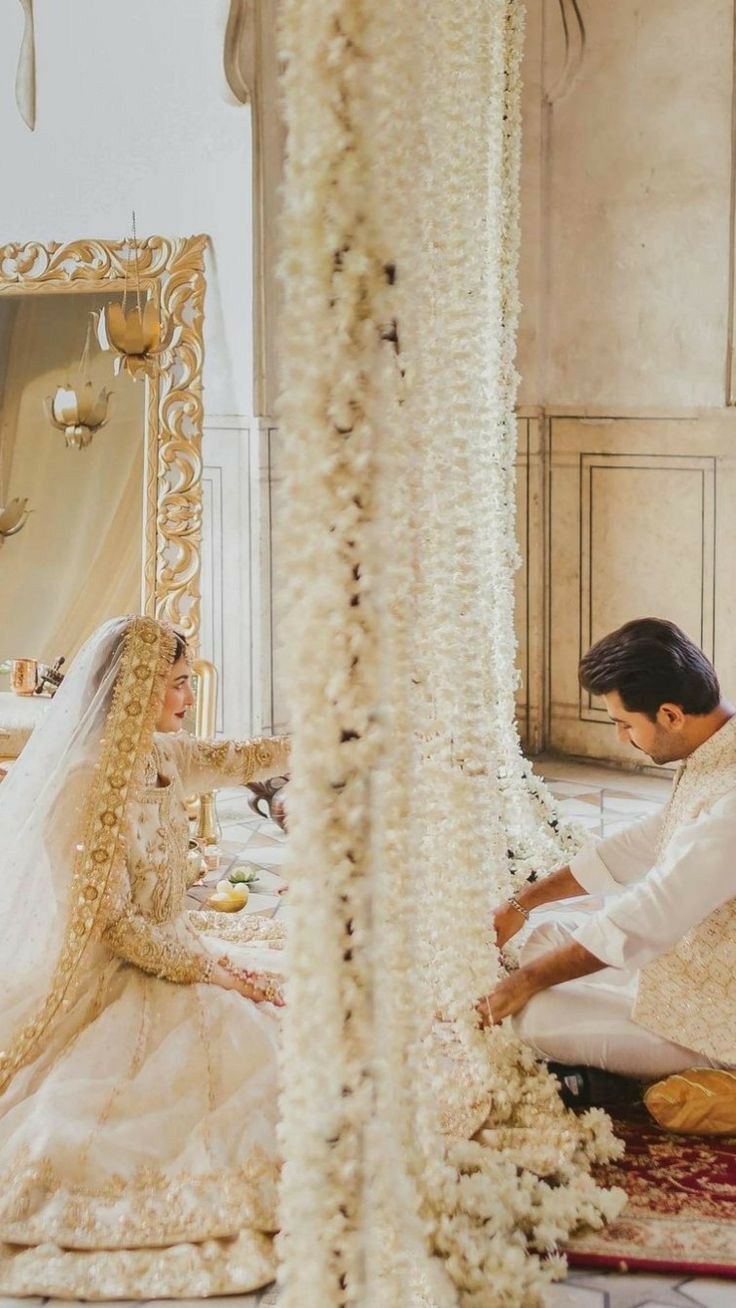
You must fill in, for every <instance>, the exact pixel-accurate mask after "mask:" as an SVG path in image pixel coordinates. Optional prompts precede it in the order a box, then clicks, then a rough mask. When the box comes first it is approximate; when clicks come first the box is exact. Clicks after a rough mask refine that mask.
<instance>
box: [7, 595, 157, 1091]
mask: <svg viewBox="0 0 736 1308" xmlns="http://www.w3.org/2000/svg"><path fill="white" fill-rule="evenodd" d="M175 648H176V637H175V634H174V632H173V630H172V629H171V628H169V627H167V626H165V625H164V624H162V623H159V622H156V621H155V620H153V619H151V618H131V617H127V618H115V619H113V620H112V621H110V622H107V623H105V625H104V626H103V627H101V628H100V629H99V630H98V631H96V632H95V634H94V635H93V636H92V637H91V638H90V639H89V640H88V641H87V643H86V645H85V646H84V647H83V649H82V650H81V651H80V653H79V654H78V656H77V658H76V659H75V661H74V664H73V666H72V668H71V671H70V672H69V673H68V675H67V676H66V678H65V680H64V682H63V684H62V686H61V687H60V689H59V690H58V691H57V693H56V696H55V697H54V699H53V701H52V702H51V704H50V705H49V709H48V712H47V714H46V715H45V717H44V719H43V721H42V722H41V723H40V724H39V726H38V727H37V728H36V730H35V731H34V732H33V735H32V736H31V738H30V740H29V741H28V744H27V745H26V746H25V748H24V750H23V752H22V754H21V755H20V758H19V759H18V761H17V762H16V763H15V764H14V765H13V767H12V768H11V770H10V773H9V775H8V777H7V779H6V780H5V781H4V782H3V783H2V785H0V1050H1V1051H2V1052H0V1093H1V1092H2V1090H3V1089H5V1087H6V1086H7V1084H8V1082H9V1081H10V1079H11V1078H12V1076H13V1075H14V1074H15V1072H16V1071H17V1070H18V1068H19V1067H21V1066H23V1065H24V1064H25V1063H27V1062H28V1061H29V1059H31V1058H32V1057H33V1056H34V1055H35V1053H36V1052H37V1051H38V1050H39V1048H40V1047H41V1046H42V1044H43V1042H44V1041H45V1039H46V1038H47V1037H48V1035H49V1033H50V1032H51V1030H52V1029H53V1026H54V1022H55V1020H56V1019H57V1018H58V1017H59V1016H60V1015H61V1014H62V1013H63V1011H64V1009H65V1007H66V1006H67V1005H68V1004H69V1002H70V998H69V997H70V994H71V993H72V989H73V986H74V982H75V979H77V980H78V979H79V975H80V973H83V972H84V965H85V959H86V958H88V957H89V953H90V949H91V948H92V947H94V936H95V926H96V924H97V920H98V917H99V911H100V907H101V904H102V902H103V899H104V895H105V892H106V889H107V886H108V883H109V881H110V877H111V873H112V870H113V868H114V866H115V860H116V859H120V858H121V857H122V848H121V842H120V836H121V831H122V825H123V820H124V815H125V810H126V806H127V804H128V803H129V802H130V800H131V798H132V797H133V796H134V795H135V794H136V793H138V790H139V788H140V787H141V786H142V785H143V783H144V768H145V762H146V758H147V757H148V756H149V754H150V751H151V743H152V736H153V732H154V730H155V727H156V722H157V720H158V716H159V712H160V707H161V703H162V700H163V695H164V691H165V686H166V680H167V677H168V674H169V670H170V667H171V664H172V662H173V660H174V654H175Z"/></svg>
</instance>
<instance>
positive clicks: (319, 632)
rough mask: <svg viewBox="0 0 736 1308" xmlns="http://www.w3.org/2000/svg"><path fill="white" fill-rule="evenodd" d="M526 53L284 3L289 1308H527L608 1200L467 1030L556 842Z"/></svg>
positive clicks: (443, 31)
mask: <svg viewBox="0 0 736 1308" xmlns="http://www.w3.org/2000/svg"><path fill="white" fill-rule="evenodd" d="M521 40H522V9H521V6H520V5H519V4H518V3H517V0H381V3H380V4H378V5H376V4H374V3H371V2H370V0H285V3H284V7H283V24H282V49H283V54H284V58H285V68H286V71H285V76H284V95H285V106H286V118H287V127H288V133H289V144H288V160H287V172H286V184H285V192H284V201H285V219H284V256H283V263H282V273H283V278H284V284H285V290H286V308H285V313H284V319H283V323H282V348H283V354H284V357H285V359H286V365H285V370H284V400H283V411H282V417H283V426H284V441H285V455H286V466H287V468H288V474H287V475H288V487H287V495H286V498H285V502H284V517H283V528H282V537H283V540H282V548H283V551H284V554H285V557H286V569H287V573H288V579H289V580H288V596H287V597H286V604H285V608H286V609H287V610H288V613H289V617H288V624H287V631H286V642H287V646H288V662H289V683H290V688H291V713H292V726H293V733H294V755H293V776H294V780H293V782H292V788H291V803H290V819H291V842H290V845H291V848H290V866H291V882H292V889H291V891H290V907H291V914H290V923H291V931H290V935H291V940H290V951H289V956H290V966H291V980H290V985H289V996H288V1001H289V1002H288V1006H287V1010H286V1014H285V1052H284V1089H283V1128H282V1138H283V1149H284V1155H285V1167H284V1176H283V1186H282V1219H283V1233H282V1236H281V1245H280V1248H281V1264H282V1272H281V1280H282V1284H283V1287H284V1288H283V1303H284V1305H285V1308H297V1306H298V1308H331V1306H332V1305H343V1304H345V1305H348V1304H351V1305H353V1304H354V1305H361V1308H373V1306H374V1305H375V1308H379V1305H380V1308H406V1305H408V1304H414V1303H416V1304H417V1305H419V1304H432V1305H436V1308H444V1305H445V1304H447V1305H450V1304H453V1303H462V1304H463V1305H464V1308H486V1306H488V1308H491V1306H492V1305H497V1304H498V1305H500V1304H505V1305H514V1304H518V1305H533V1304H534V1303H536V1302H538V1295H539V1292H540V1287H541V1286H542V1285H543V1284H544V1282H545V1279H546V1278H547V1277H548V1276H549V1275H552V1274H554V1273H555V1272H556V1271H558V1270H559V1266H560V1263H559V1260H555V1258H554V1251H555V1249H556V1247H557V1244H558V1243H559V1242H560V1241H562V1240H564V1238H565V1237H566V1236H567V1235H568V1234H569V1233H570V1231H571V1230H573V1229H574V1228H575V1226H576V1225H577V1224H579V1223H580V1222H582V1221H585V1220H588V1221H591V1222H600V1221H601V1220H602V1218H603V1217H605V1216H606V1215H610V1214H611V1213H613V1212H615V1211H616V1210H617V1209H618V1207H619V1206H620V1198H619V1197H618V1196H615V1195H606V1194H605V1193H603V1192H601V1191H600V1190H598V1189H597V1187H596V1186H595V1185H594V1183H593V1182H592V1180H591V1178H590V1175H589V1168H590V1162H591V1161H592V1160H593V1159H595V1158H596V1157H605V1156H606V1155H607V1154H609V1153H610V1152H611V1151H612V1150H613V1149H614V1148H615V1146H614V1144H613V1142H612V1140H611V1137H610V1132H609V1129H608V1124H607V1121H606V1119H605V1118H604V1117H603V1115H602V1114H589V1115H588V1116H587V1117H585V1118H583V1119H575V1118H574V1117H572V1115H570V1114H568V1113H566V1112H565V1110H564V1109H563V1108H562V1106H561V1104H560V1102H559V1099H558V1097H557V1094H556V1089H555V1085H554V1082H553V1081H552V1080H551V1078H550V1077H549V1076H548V1074H547V1073H546V1072H545V1071H544V1070H543V1069H542V1068H540V1067H539V1066H538V1065H536V1064H535V1062H534V1059H533V1058H532V1057H531V1055H530V1054H529V1052H528V1051H527V1050H525V1049H524V1048H523V1047H522V1046H521V1045H520V1044H519V1042H518V1041H516V1040H514V1039H513V1038H512V1037H511V1036H510V1035H509V1034H508V1033H507V1032H506V1031H505V1030H504V1031H494V1032H493V1033H492V1034H491V1035H490V1036H488V1035H481V1034H480V1032H479V1031H478V1029H477V1027H476V1025H475V1019H474V1010H473V1001H474V999H475V998H476V997H477V996H478V995H479V994H480V993H483V992H485V991H486V990H487V989H488V988H489V985H490V983H491V981H492V979H493V977H494V975H495V974H496V970H497V960H496V957H495V950H494V948H493V945H492V942H491V940H490V936H489V923H490V914H491V909H492V906H493V904H494V903H496V902H498V901H499V900H500V899H502V898H503V897H504V895H506V894H507V893H508V892H509V888H510V887H511V886H512V885H513V878H514V877H516V878H518V877H519V876H520V875H521V876H523V875H527V874H528V873H529V872H530V871H532V870H541V869H542V868H544V867H545V866H546V867H547V868H549V867H551V866H553V865H554V863H555V862H557V863H559V861H560V856H561V853H562V848H563V844H564V839H563V838H562V837H561V835H560V833H559V832H558V831H557V830H556V818H555V816H554V808H553V806H552V804H551V801H550V800H549V796H548V795H547V794H546V792H545V790H544V787H543V786H542V784H541V783H540V782H539V781H538V780H537V779H535V778H533V777H532V774H531V770H530V769H529V767H528V765H527V764H526V762H525V760H524V759H523V757H522V754H521V751H520V748H519V742H518V736H517V733H516V728H515V725H514V686H515V671H514V657H515V644H514V635H513V569H514V566H515V560H516V546H515V539H514V485H513V477H514V454H515V419H514V412H513V406H514V398H515V386H516V379H515V373H514V365H513V353H514V338H515V330H516V320H517V316H518V308H517V296H516V276H517V256H518V213H517V210H518V172H519V137H520V126H519V120H520V110H519V95H520V72H519V65H520V57H521ZM438 1011H440V1012H441V1014H442V1017H443V1019H444V1020H443V1021H442V1022H441V1023H440V1022H438V1021H437V1020H436V1014H437V1012H438ZM550 1255H551V1256H550Z"/></svg>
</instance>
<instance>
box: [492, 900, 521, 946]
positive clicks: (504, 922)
mask: <svg viewBox="0 0 736 1308" xmlns="http://www.w3.org/2000/svg"><path fill="white" fill-rule="evenodd" d="M525 921H526V918H525V917H524V914H523V913H520V912H519V910H518V908H514V906H513V904H501V906H500V908H497V909H496V911H495V913H494V914H493V930H494V931H495V933H496V944H497V946H498V948H499V949H503V947H504V945H506V944H508V942H509V940H511V939H512V938H513V936H515V935H516V933H517V931H521V928H522V927H523V926H524V923H525Z"/></svg>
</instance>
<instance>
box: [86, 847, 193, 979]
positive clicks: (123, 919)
mask: <svg viewBox="0 0 736 1308" xmlns="http://www.w3.org/2000/svg"><path fill="white" fill-rule="evenodd" d="M106 901H107V902H106V911H105V913H104V921H103V925H102V930H101V932H100V939H101V940H102V943H103V944H104V945H106V946H107V948H108V949H110V950H111V951H112V953H113V954H116V955H117V956H118V958H123V959H125V961H126V963H133V964H134V965H135V967H139V968H140V969H141V971H143V972H149V973H150V974H151V975H152V976H157V977H160V978H161V979H162V980H164V981H177V982H179V983H180V984H182V985H189V984H193V983H194V982H196V981H209V980H210V979H211V977H212V969H213V966H214V963H213V960H212V958H211V957H210V956H209V955H208V954H206V953H205V952H204V951H203V950H201V949H197V942H196V937H195V936H194V935H192V938H191V945H190V944H189V941H188V940H186V939H182V937H181V933H180V931H179V930H177V926H176V924H175V923H172V922H152V921H151V919H150V918H148V917H146V916H145V914H144V913H142V912H141V911H140V909H139V908H138V907H137V906H136V904H135V903H134V902H133V899H132V896H131V893H130V882H129V880H128V875H127V871H125V870H122V869H121V870H120V874H119V876H117V877H116V878H115V886H114V889H113V890H112V892H111V893H108V895H107V897H106Z"/></svg>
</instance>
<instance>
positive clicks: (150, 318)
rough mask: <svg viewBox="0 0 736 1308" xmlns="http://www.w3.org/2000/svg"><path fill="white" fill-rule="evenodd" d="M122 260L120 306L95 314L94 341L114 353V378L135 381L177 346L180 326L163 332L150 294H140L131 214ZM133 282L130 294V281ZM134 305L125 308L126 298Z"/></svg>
mask: <svg viewBox="0 0 736 1308" xmlns="http://www.w3.org/2000/svg"><path fill="white" fill-rule="evenodd" d="M124 258H125V284H124V288H123V299H122V303H121V304H118V303H117V302H116V301H113V302H112V303H111V304H106V305H105V307H104V308H103V309H102V310H101V311H100V313H99V314H95V315H94V316H95V325H96V330H97V339H98V341H99V343H100V346H101V348H102V349H103V350H112V351H114V353H115V359H114V361H113V371H114V373H115V376H116V377H117V376H118V375H119V373H120V371H121V369H124V370H125V371H126V372H127V373H128V374H129V375H130V376H131V377H132V378H133V380H134V381H136V380H137V379H138V377H145V376H148V377H153V376H155V375H156V374H157V373H158V372H159V371H160V369H161V367H162V366H163V365H164V363H165V362H166V361H167V359H168V358H169V357H170V356H171V353H172V351H173V350H175V349H176V346H177V345H178V344H179V341H180V339H181V335H182V330H183V329H182V327H181V325H177V324H175V323H174V322H173V321H170V322H169V326H168V328H167V329H166V331H164V329H163V328H162V325H161V313H160V311H159V307H158V305H157V303H156V302H155V301H154V300H153V299H152V298H151V296H150V294H149V293H142V291H141V277H140V256H139V250H138V238H137V235H136V227H135V212H134V213H133V239H132V242H131V241H130V240H129V241H128V242H127V249H126V250H125V254H124ZM131 276H133V277H134V279H135V285H134V287H133V290H132V292H131V291H130V288H129V280H130V277H131ZM130 294H132V295H133V296H134V303H133V304H132V306H131V307H129V306H128V299H129V295H130Z"/></svg>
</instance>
